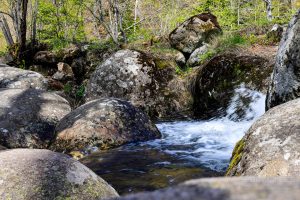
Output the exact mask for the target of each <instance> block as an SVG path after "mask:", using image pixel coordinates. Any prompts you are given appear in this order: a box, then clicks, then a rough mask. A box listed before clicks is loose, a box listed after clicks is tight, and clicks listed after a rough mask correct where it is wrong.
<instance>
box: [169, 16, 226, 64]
mask: <svg viewBox="0 0 300 200" xmlns="http://www.w3.org/2000/svg"><path fill="white" fill-rule="evenodd" d="M219 32H221V28H220V26H219V23H218V22H217V17H216V16H214V15H212V14H210V13H202V14H199V15H195V16H193V17H191V18H190V19H188V20H186V21H185V22H183V23H182V24H181V25H180V26H178V27H177V28H176V29H175V30H174V31H172V32H171V33H170V35H169V40H170V44H171V46H172V47H173V48H175V49H177V50H179V51H181V52H182V53H183V54H184V55H185V57H186V58H188V57H189V55H190V54H192V53H193V51H194V50H195V49H197V48H198V47H201V46H202V45H203V43H204V42H208V41H209V39H210V38H211V37H212V35H214V34H216V33H219Z"/></svg>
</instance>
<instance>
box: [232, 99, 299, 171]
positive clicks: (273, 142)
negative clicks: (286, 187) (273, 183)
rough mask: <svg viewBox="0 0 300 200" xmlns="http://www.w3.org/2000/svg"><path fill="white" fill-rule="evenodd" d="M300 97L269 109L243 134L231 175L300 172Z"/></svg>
mask: <svg viewBox="0 0 300 200" xmlns="http://www.w3.org/2000/svg"><path fill="white" fill-rule="evenodd" d="M299 133H300V99H296V100H293V101H290V102H287V103H285V104H282V105H279V106H276V107H274V108H272V109H270V110H269V111H268V112H266V113H265V114H264V115H263V116H262V117H261V118H260V119H259V120H258V121H256V122H255V123H254V124H253V126H252V127H251V128H250V129H249V131H248V132H247V134H246V135H245V136H244V138H243V139H242V140H243V142H242V143H243V145H242V146H241V147H240V148H239V149H240V150H239V152H238V153H239V155H233V157H235V159H238V160H235V161H234V162H235V164H234V165H233V166H232V167H231V169H230V170H229V171H228V173H227V174H228V175H231V176H234V175H238V176H240V175H242V176H299V170H300V168H299V165H300V147H299V143H300V135H299Z"/></svg>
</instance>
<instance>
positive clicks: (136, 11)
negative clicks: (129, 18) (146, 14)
mask: <svg viewBox="0 0 300 200" xmlns="http://www.w3.org/2000/svg"><path fill="white" fill-rule="evenodd" d="M138 4H139V0H135V6H134V24H135V25H134V28H133V32H134V33H135V32H136V20H137V14H138Z"/></svg>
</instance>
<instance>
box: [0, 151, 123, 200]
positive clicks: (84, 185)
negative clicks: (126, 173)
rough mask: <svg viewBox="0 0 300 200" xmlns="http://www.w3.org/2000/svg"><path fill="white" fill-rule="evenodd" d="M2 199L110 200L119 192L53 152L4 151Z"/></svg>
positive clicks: (0, 156) (1, 153) (0, 169)
mask: <svg viewBox="0 0 300 200" xmlns="http://www.w3.org/2000/svg"><path fill="white" fill-rule="evenodd" d="M0 160H1V162H0V198H1V199H11V200H19V199H23V200H34V199H49V200H51V199H78V200H81V199H82V200H87V199H106V198H109V197H117V196H118V194H117V192H116V191H115V190H114V189H113V188H112V187H111V186H110V185H109V184H108V183H107V182H105V181H104V180H103V179H101V178H100V177H98V176H97V175H96V174H95V173H94V172H92V171H91V170H90V169H89V168H87V167H86V166H84V165H82V164H81V163H79V162H78V161H75V160H73V159H72V158H70V157H69V156H67V155H64V154H59V153H54V152H51V151H49V150H37V149H15V150H4V151H0Z"/></svg>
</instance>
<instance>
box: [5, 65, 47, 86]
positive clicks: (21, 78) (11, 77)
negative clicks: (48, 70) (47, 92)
mask: <svg viewBox="0 0 300 200" xmlns="http://www.w3.org/2000/svg"><path fill="white" fill-rule="evenodd" d="M0 88H18V89H28V88H34V89H47V80H46V78H45V77H44V76H43V75H41V74H39V73H37V72H33V71H29V70H22V69H19V68H14V67H0Z"/></svg>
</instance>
